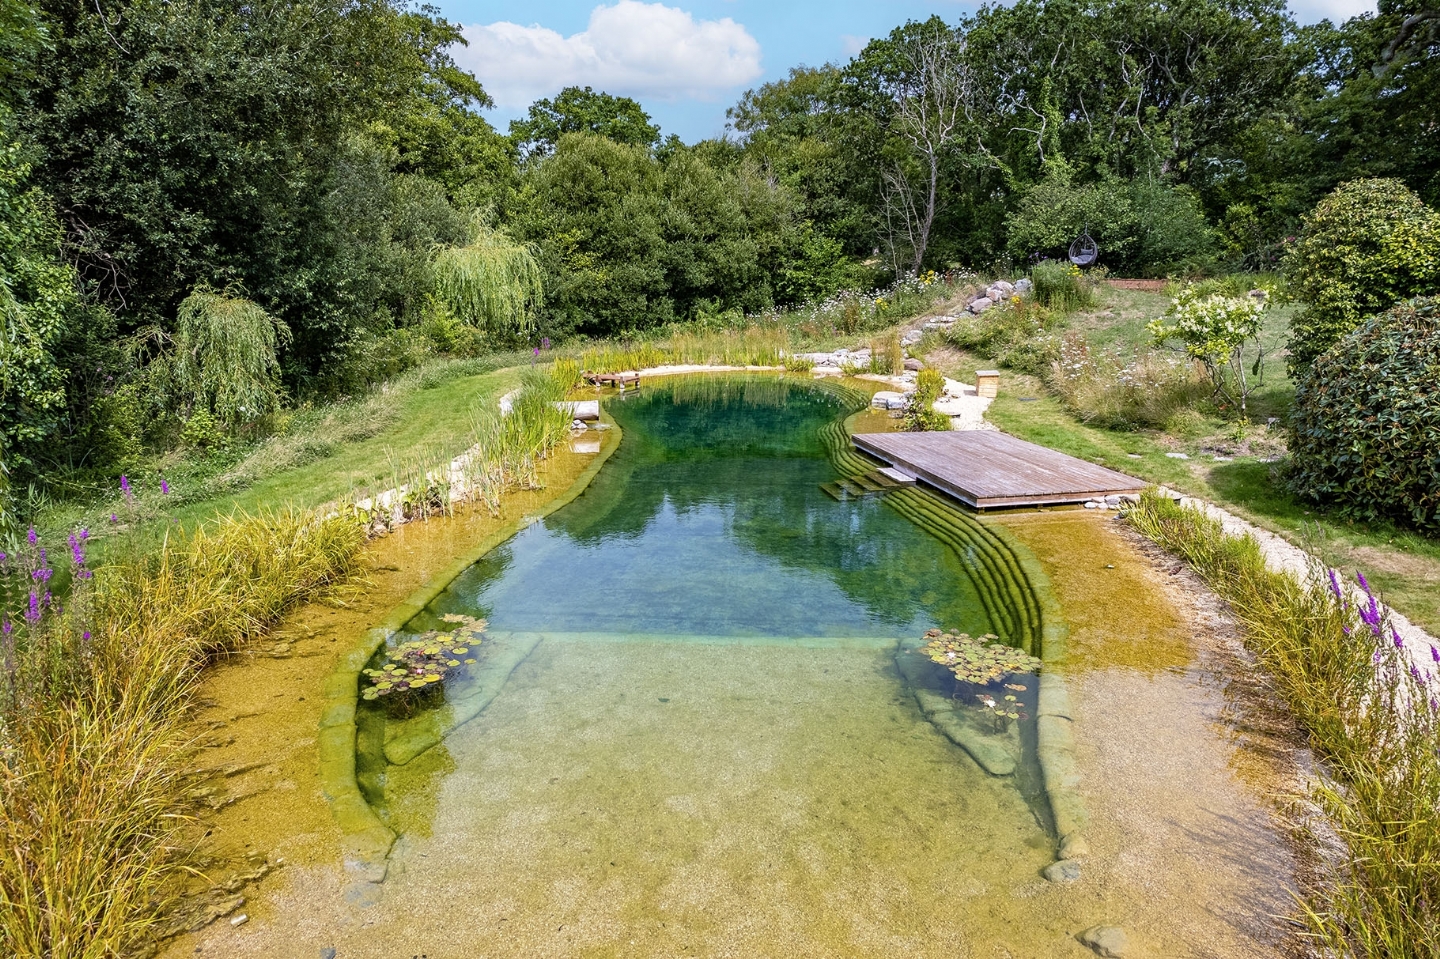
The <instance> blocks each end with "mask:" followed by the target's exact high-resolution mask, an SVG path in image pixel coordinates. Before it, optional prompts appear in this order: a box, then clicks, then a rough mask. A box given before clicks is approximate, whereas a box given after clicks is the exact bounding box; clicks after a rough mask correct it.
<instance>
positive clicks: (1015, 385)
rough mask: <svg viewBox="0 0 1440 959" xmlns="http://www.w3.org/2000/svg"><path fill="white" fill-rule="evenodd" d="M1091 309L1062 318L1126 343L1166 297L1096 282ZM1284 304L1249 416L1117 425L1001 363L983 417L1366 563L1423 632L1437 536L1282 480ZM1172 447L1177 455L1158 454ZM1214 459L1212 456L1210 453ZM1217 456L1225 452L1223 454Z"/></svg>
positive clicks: (1101, 344) (1435, 578)
mask: <svg viewBox="0 0 1440 959" xmlns="http://www.w3.org/2000/svg"><path fill="white" fill-rule="evenodd" d="M1102 292H1103V294H1104V302H1103V303H1102V304H1101V305H1100V306H1099V307H1097V308H1096V309H1093V310H1089V311H1086V312H1083V313H1078V314H1075V315H1073V316H1071V317H1070V318H1069V320H1068V328H1069V329H1071V330H1080V331H1083V332H1084V333H1085V336H1086V339H1087V340H1088V341H1089V342H1090V344H1091V346H1092V348H1098V349H1114V348H1118V349H1121V350H1126V351H1133V350H1134V349H1136V348H1137V347H1140V346H1142V345H1144V344H1146V343H1148V334H1147V333H1146V332H1145V324H1146V323H1147V322H1148V321H1149V320H1150V319H1152V318H1154V317H1156V316H1159V315H1160V314H1162V313H1163V312H1164V311H1165V308H1166V306H1167V305H1168V302H1169V301H1168V298H1167V297H1165V296H1164V295H1163V294H1158V293H1149V292H1145V291H1138V290H1114V289H1108V288H1106V289H1104V290H1103V291H1102ZM1289 317H1290V310H1289V308H1285V307H1282V308H1278V309H1275V310H1272V311H1271V312H1270V314H1269V316H1268V319H1267V321H1266V326H1265V332H1264V342H1265V343H1266V344H1267V346H1273V347H1274V349H1273V352H1271V353H1270V354H1269V355H1268V356H1267V358H1266V362H1265V366H1264V370H1265V385H1264V387H1262V389H1261V390H1259V391H1257V393H1256V394H1255V395H1254V396H1253V397H1252V402H1251V407H1250V409H1251V423H1252V424H1259V425H1252V426H1250V427H1249V428H1248V429H1246V430H1243V431H1242V430H1237V429H1236V427H1235V425H1234V424H1233V422H1227V421H1226V420H1224V419H1222V418H1220V417H1218V416H1215V415H1205V416H1202V417H1201V420H1200V421H1199V422H1191V423H1188V424H1187V428H1186V430H1185V432H1184V434H1183V435H1182V434H1180V433H1176V432H1171V431H1165V430H1145V431H1135V432H1120V431H1115V430H1109V429H1100V428H1097V427H1094V426H1091V425H1087V424H1086V423H1083V422H1081V421H1080V420H1079V419H1077V418H1076V417H1075V416H1074V415H1072V414H1071V413H1070V412H1068V411H1067V410H1066V409H1065V408H1064V407H1063V406H1062V405H1061V404H1060V403H1059V401H1057V400H1056V399H1055V398H1053V397H1052V396H1051V395H1049V393H1048V392H1047V391H1046V389H1045V386H1044V384H1043V383H1042V382H1041V381H1040V380H1039V379H1037V378H1036V377H1032V376H1026V375H1024V374H1019V373H1014V372H1010V371H1005V372H1004V373H1003V375H1002V379H1001V391H1000V396H999V398H998V399H996V401H995V402H994V404H993V405H992V406H991V407H990V412H989V414H988V415H989V419H990V420H991V421H992V422H993V423H995V425H996V426H999V427H1000V428H1001V429H1003V430H1005V431H1006V432H1009V433H1013V434H1014V435H1016V436H1019V437H1021V438H1022V439H1026V440H1030V441H1031V442H1035V443H1041V444H1044V445H1045V446H1049V447H1052V448H1054V449H1058V450H1061V451H1062V452H1065V453H1069V454H1071V455H1072V456H1078V457H1080V458H1081V459H1085V460H1089V461H1091V462H1095V463H1102V464H1104V465H1105V466H1109V467H1111V468H1113V469H1118V470H1122V471H1124V472H1127V473H1129V474H1131V475H1132V476H1137V477H1139V478H1141V479H1144V480H1147V481H1149V482H1153V483H1159V484H1164V485H1167V486H1171V487H1173V488H1175V489H1177V490H1182V491H1184V492H1186V493H1189V494H1191V495H1193V496H1201V497H1204V498H1206V499H1209V500H1212V501H1213V502H1215V503H1217V504H1218V505H1220V506H1223V507H1224V508H1226V509H1228V510H1230V511H1231V512H1233V513H1235V514H1237V515H1239V516H1243V517H1244V518H1245V519H1248V520H1249V521H1251V522H1252V523H1255V524H1256V525H1257V526H1261V527H1263V528H1265V529H1268V530H1271V531H1272V532H1275V533H1278V534H1279V535H1281V536H1283V537H1284V538H1285V539H1287V540H1290V541H1291V542H1294V543H1297V544H1299V545H1301V546H1304V547H1306V548H1307V549H1309V550H1310V551H1311V552H1312V553H1314V554H1315V555H1318V556H1319V557H1321V558H1322V559H1323V560H1324V561H1325V562H1327V563H1329V564H1330V565H1332V566H1336V567H1340V568H1343V569H1346V570H1349V571H1351V572H1353V571H1355V570H1359V571H1361V572H1363V573H1364V574H1365V576H1366V577H1367V578H1368V579H1369V580H1370V582H1371V584H1372V585H1374V586H1375V587H1376V588H1377V589H1378V590H1380V591H1381V593H1382V594H1383V595H1384V598H1385V599H1386V600H1387V601H1389V602H1390V603H1391V604H1393V605H1394V606H1395V608H1396V609H1398V610H1400V611H1401V612H1402V613H1404V614H1405V615H1406V616H1408V617H1410V618H1411V619H1412V620H1414V621H1415V622H1417V623H1419V624H1421V625H1423V626H1424V627H1425V628H1426V629H1427V630H1429V631H1430V632H1431V633H1437V632H1440V540H1437V539H1436V538H1434V537H1428V536H1423V535H1420V534H1418V533H1415V532H1412V531H1409V530H1404V529H1400V528H1397V527H1394V526H1391V525H1388V524H1381V523H1364V522H1359V521H1355V520H1350V519H1346V518H1344V517H1341V516H1338V515H1336V514H1334V513H1332V512H1328V511H1326V510H1323V509H1320V508H1319V507H1317V506H1316V505H1315V504H1313V503H1309V502H1306V501H1303V500H1301V499H1298V498H1297V497H1296V496H1295V495H1294V494H1292V493H1291V492H1290V491H1289V490H1288V489H1286V487H1285V486H1284V484H1283V480H1282V478H1281V475H1280V471H1281V470H1282V469H1283V466H1284V463H1283V461H1278V462H1270V461H1269V460H1272V459H1273V458H1275V457H1277V456H1278V455H1279V454H1281V453H1283V443H1284V433H1283V429H1282V428H1281V427H1280V425H1279V424H1278V423H1277V424H1276V425H1275V427H1274V428H1273V429H1272V428H1269V427H1268V426H1266V425H1264V424H1265V423H1266V420H1267V419H1268V418H1269V417H1277V418H1283V416H1284V415H1285V413H1286V412H1287V411H1288V409H1289V405H1290V399H1291V395H1292V393H1293V387H1292V385H1291V383H1290V381H1289V379H1288V377H1287V376H1286V375H1285V361H1284V358H1283V356H1282V355H1281V352H1280V348H1279V347H1280V346H1282V345H1283V342H1284V337H1285V333H1286V328H1287V326H1288V323H1289ZM946 353H947V354H948V355H947V356H946V363H945V372H947V373H949V374H950V375H952V376H954V377H955V378H956V379H961V380H965V381H969V380H970V379H971V378H973V376H974V371H975V369H976V368H977V367H979V366H985V365H989V363H990V361H989V360H988V359H987V358H986V357H979V356H972V355H966V354H964V353H963V352H962V353H959V354H956V353H955V352H954V351H946ZM1167 453H1181V454H1184V455H1185V456H1186V457H1188V458H1187V459H1175V458H1170V457H1167V456H1166V454H1167ZM1217 458H1218V459H1217ZM1227 460H1228V462H1227Z"/></svg>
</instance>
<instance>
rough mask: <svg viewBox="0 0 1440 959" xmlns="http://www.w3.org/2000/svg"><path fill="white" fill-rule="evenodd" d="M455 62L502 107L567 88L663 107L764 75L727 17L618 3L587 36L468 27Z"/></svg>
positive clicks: (510, 26)
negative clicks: (648, 100)
mask: <svg viewBox="0 0 1440 959" xmlns="http://www.w3.org/2000/svg"><path fill="white" fill-rule="evenodd" d="M464 34H465V39H466V40H468V41H469V43H470V45H469V46H468V47H458V46H457V47H456V48H455V50H454V54H455V60H456V62H457V63H459V64H460V65H461V66H462V67H465V68H466V69H468V70H470V71H471V72H472V73H474V74H475V76H476V77H478V78H479V79H480V82H481V83H483V84H484V85H485V89H486V91H488V92H489V94H490V95H491V96H492V97H494V98H495V102H496V104H497V105H499V106H500V107H502V108H511V109H513V108H517V107H524V106H526V105H528V104H529V103H530V102H531V101H533V100H535V99H537V98H539V97H546V96H553V95H554V94H556V93H558V92H559V91H560V90H561V88H563V87H567V86H586V85H589V86H592V87H595V88H596V89H597V90H604V91H605V92H606V93H612V94H616V95H625V96H633V97H649V98H653V99H660V100H678V99H684V98H698V99H710V98H714V97H716V96H717V95H719V94H722V93H725V92H727V91H729V90H731V89H733V88H734V87H736V86H739V85H740V84H743V83H748V82H750V81H751V80H754V79H755V78H756V77H758V76H760V73H761V68H760V44H759V43H758V42H757V41H756V40H755V38H754V37H752V36H751V35H750V33H749V31H747V30H746V29H745V27H743V26H742V25H740V24H738V23H736V22H735V21H734V20H732V19H730V18H729V17H725V18H723V19H720V20H699V21H697V20H696V19H695V18H694V17H693V16H691V15H690V14H689V13H688V12H687V11H684V10H681V9H679V8H677V7H667V6H665V5H664V4H662V3H641V2H639V0H619V2H617V3H615V4H614V5H613V6H599V7H596V8H595V9H594V10H592V11H591V12H590V23H589V25H588V26H587V27H586V29H585V30H584V32H582V33H576V34H574V35H572V36H568V37H564V36H561V35H560V34H559V33H557V32H556V31H554V30H551V29H549V28H547V27H542V26H540V25H539V24H534V25H531V26H528V27H522V26H520V25H519V24H518V23H510V22H508V21H503V20H502V21H500V22H498V23H490V24H475V25H473V26H467V27H465V28H464Z"/></svg>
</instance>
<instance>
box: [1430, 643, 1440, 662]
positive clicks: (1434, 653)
mask: <svg viewBox="0 0 1440 959" xmlns="http://www.w3.org/2000/svg"><path fill="white" fill-rule="evenodd" d="M1430 658H1431V659H1433V660H1435V662H1437V663H1440V649H1437V648H1436V647H1435V646H1434V645H1433V644H1432V645H1431V647H1430Z"/></svg>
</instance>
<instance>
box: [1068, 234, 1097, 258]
mask: <svg viewBox="0 0 1440 959" xmlns="http://www.w3.org/2000/svg"><path fill="white" fill-rule="evenodd" d="M1098 259H1100V247H1098V246H1096V245H1095V241H1094V240H1093V239H1091V238H1090V230H1089V228H1088V227H1087V228H1086V229H1085V231H1084V232H1083V233H1081V234H1080V235H1079V236H1078V237H1076V238H1075V242H1074V243H1071V244H1070V262H1071V263H1074V264H1075V265H1076V266H1079V267H1086V266H1093V265H1094V264H1095V261H1096V260H1098Z"/></svg>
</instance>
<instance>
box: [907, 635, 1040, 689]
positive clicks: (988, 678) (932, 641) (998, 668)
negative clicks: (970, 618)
mask: <svg viewBox="0 0 1440 959" xmlns="http://www.w3.org/2000/svg"><path fill="white" fill-rule="evenodd" d="M925 639H926V640H927V642H926V643H925V645H924V646H922V647H920V650H919V651H920V653H921V654H922V655H924V656H927V657H929V659H930V660H931V661H932V662H936V663H939V664H940V665H941V666H944V667H945V668H946V669H948V670H950V672H951V673H953V674H954V675H955V678H956V679H958V680H960V681H961V682H963V683H974V684H975V685H977V686H988V685H990V684H991V683H998V682H1000V681H1001V680H1003V679H1005V678H1006V677H1007V676H1010V675H1012V674H1014V673H1038V672H1039V671H1040V665H1041V664H1040V660H1039V659H1038V658H1037V657H1035V656H1031V655H1030V654H1029V653H1027V652H1025V651H1024V650H1023V649H1016V648H1015V647H1014V646H1007V645H1005V644H1004V643H1002V642H1000V637H998V636H996V635H995V634H993V633H986V634H984V635H983V636H979V637H975V636H971V635H970V634H969V633H947V632H942V631H941V630H938V629H932V630H930V631H929V632H927V633H926V634H925ZM1011 701H1013V697H1012V698H1011Z"/></svg>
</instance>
